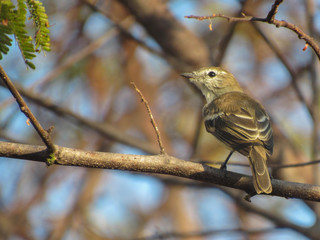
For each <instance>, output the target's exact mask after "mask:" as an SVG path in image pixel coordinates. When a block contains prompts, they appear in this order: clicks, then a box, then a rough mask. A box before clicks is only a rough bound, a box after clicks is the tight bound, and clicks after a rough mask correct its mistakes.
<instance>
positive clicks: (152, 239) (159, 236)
mask: <svg viewBox="0 0 320 240" xmlns="http://www.w3.org/2000/svg"><path fill="white" fill-rule="evenodd" d="M278 229H279V228H278V227H271V228H261V229H253V230H246V229H243V228H235V229H218V230H200V231H194V232H168V233H156V234H154V235H152V236H148V237H141V238H136V239H135V240H159V239H176V238H178V239H189V238H199V237H206V236H211V235H216V234H221V233H234V232H239V233H242V234H244V235H250V236H251V235H255V234H264V233H271V232H273V231H276V230H278Z"/></svg>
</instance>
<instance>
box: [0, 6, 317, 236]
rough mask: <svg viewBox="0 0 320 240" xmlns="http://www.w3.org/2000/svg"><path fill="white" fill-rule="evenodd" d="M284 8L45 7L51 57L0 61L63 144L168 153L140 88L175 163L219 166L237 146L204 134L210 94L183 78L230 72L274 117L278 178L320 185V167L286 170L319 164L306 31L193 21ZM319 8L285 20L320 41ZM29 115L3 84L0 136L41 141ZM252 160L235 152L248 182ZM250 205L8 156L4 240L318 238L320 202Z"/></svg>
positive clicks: (182, 186)
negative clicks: (29, 64) (204, 71)
mask: <svg viewBox="0 0 320 240" xmlns="http://www.w3.org/2000/svg"><path fill="white" fill-rule="evenodd" d="M273 3H274V2H273V1H262V0H247V1H245V0H243V1H239V0H238V1H237V0H227V1H226V0H203V1H196V0H168V1H160V0H150V1H142V0H99V1H94V0H92V1H90V0H87V1H86V0H70V1H62V0H56V1H48V0H45V1H43V4H44V6H45V8H46V11H47V14H48V17H49V21H50V31H51V38H52V51H51V52H49V53H46V54H45V55H44V54H42V53H41V54H40V55H39V56H38V57H37V58H36V59H35V61H34V63H35V65H36V67H37V68H36V70H35V71H33V70H31V69H26V65H25V64H24V62H23V60H22V58H21V54H20V52H19V49H18V47H17V45H16V44H13V46H12V49H11V50H10V52H9V54H8V55H6V56H4V59H3V60H1V61H0V64H1V65H2V66H3V68H4V69H5V71H6V72H7V74H8V75H9V76H10V77H11V79H12V80H13V81H14V82H15V83H16V84H17V86H20V87H19V89H20V90H21V93H23V95H24V98H25V99H26V101H27V103H28V104H29V106H30V108H31V110H32V111H33V113H34V114H35V116H36V117H37V118H38V120H39V121H40V122H41V124H42V125H43V127H44V128H46V129H47V128H49V127H50V126H54V127H55V128H54V131H53V134H52V137H53V141H54V143H55V144H58V145H60V146H66V147H73V148H78V149H84V150H94V151H105V152H117V153H127V154H156V153H158V152H159V148H158V144H157V140H156V135H155V132H154V129H153V127H152V125H151V124H150V119H149V117H148V114H147V111H146V109H145V106H144V105H143V104H141V101H140V97H139V96H138V95H137V93H136V92H135V90H134V89H133V88H132V86H131V85H130V82H132V81H133V82H134V83H135V84H136V85H137V86H138V88H139V89H140V90H141V91H142V93H143V94H144V97H145V98H146V99H147V100H148V102H149V105H150V107H151V110H152V113H153V115H154V118H155V120H156V122H157V125H158V128H159V130H160V133H161V137H162V141H163V143H164V146H165V149H166V151H167V152H168V154H170V155H172V156H176V157H179V158H182V159H185V160H193V161H199V160H201V161H208V162H214V163H217V162H222V161H223V160H224V159H225V158H226V156H227V155H228V153H229V150H228V149H226V148H225V146H224V145H223V144H222V143H220V142H218V141H217V140H216V139H215V138H214V137H213V136H212V135H210V134H208V133H207V132H206V131H205V128H204V126H203V122H202V120H201V109H202V106H203V103H204V101H203V99H202V96H201V95H200V94H199V92H198V91H197V90H196V89H195V88H194V87H193V86H191V85H190V84H189V83H188V82H187V81H186V80H184V79H182V78H181V77H180V73H181V72H184V71H190V70H194V69H197V68H198V67H201V66H209V65H215V66H218V65H221V66H223V67H224V68H226V69H228V70H229V71H230V72H232V73H233V74H234V75H235V76H236V78H237V79H238V81H239V82H240V84H241V85H242V86H243V88H244V89H245V91H246V92H247V93H249V94H250V95H252V96H253V97H254V98H256V99H258V100H259V101H260V102H262V103H263V105H264V106H265V108H266V110H267V111H268V113H269V115H270V116H271V118H272V121H273V128H274V135H275V148H274V154H273V156H272V158H271V159H269V165H270V167H271V171H272V175H273V177H274V178H277V179H283V180H287V181H293V182H301V183H309V184H319V178H320V172H319V167H318V165H311V166H303V167H287V168H279V166H282V165H287V164H295V163H306V162H309V161H313V160H317V159H319V156H320V155H319V146H320V144H319V114H318V112H319V94H318V89H319V81H318V70H319V64H318V59H317V58H316V56H315V54H314V53H313V51H312V49H311V48H310V47H309V48H307V49H306V50H305V51H303V50H302V49H303V48H304V46H305V42H304V41H303V40H300V39H299V38H298V37H297V35H296V34H295V33H293V32H292V31H289V30H287V29H285V28H276V27H275V26H273V25H269V24H267V23H255V24H253V23H250V22H241V23H237V22H228V21H226V20H223V19H214V20H212V21H211V22H210V21H196V20H193V19H186V18H184V16H186V15H199V16H202V15H211V14H213V13H222V14H225V15H228V16H241V13H245V14H246V15H253V16H257V17H265V16H266V15H267V14H268V12H269V10H270V9H271V6H272V4H273ZM319 6H320V1H318V0H306V1H302V0H291V1H285V2H284V3H283V4H281V5H280V9H279V12H278V13H277V15H276V19H279V20H282V19H283V20H286V21H288V22H291V23H293V24H296V25H297V26H298V27H300V28H301V29H302V30H303V31H304V32H305V33H307V34H309V35H310V36H312V37H313V38H315V39H316V40H317V41H318V40H319V31H320V14H319V13H320V11H319V10H320V9H319ZM210 24H212V25H211V26H212V31H211V30H210V27H209V25H210ZM30 29H32V26H30ZM51 103H53V104H55V105H56V106H57V107H59V109H60V111H57V107H53V106H52V104H51ZM26 120H27V119H26V117H25V116H24V115H23V114H22V113H21V112H20V111H19V109H18V106H17V104H16V102H15V100H14V99H13V98H12V96H11V95H10V93H9V91H8V90H7V89H6V88H4V87H0V140H1V141H9V142H20V143H27V144H37V145H42V142H41V140H40V138H39V136H38V135H37V134H36V132H35V131H34V129H33V128H32V127H31V126H28V125H27V124H26ZM88 160H89V159H88ZM241 164H245V166H242V165H241ZM247 164H248V162H247V159H246V158H245V157H243V156H241V155H240V154H238V153H237V154H234V155H233V157H232V158H231V160H230V165H229V166H228V170H231V171H236V172H240V173H245V174H251V173H250V168H248V165H247ZM212 166H214V167H219V164H212ZM244 196H245V193H244V192H242V191H238V190H231V189H227V188H222V187H219V186H213V185H207V184H206V185H205V184H202V183H198V182H193V181H187V180H185V179H179V178H173V177H169V176H160V175H149V174H138V173H132V172H122V171H115V170H97V169H85V168H80V167H60V166H51V167H49V168H47V167H46V165H45V164H41V163H36V162H31V161H23V160H15V159H5V158H1V159H0V239H14V240H16V239H185V238H187V239H219V240H220V239H221V240H222V239H223V240H225V239H291V240H293V239H309V238H310V236H309V235H308V233H307V232H304V231H302V230H301V229H305V228H309V227H312V226H317V224H318V223H319V217H320V211H319V205H317V204H315V203H312V202H304V201H302V200H298V199H284V198H279V197H271V196H255V197H253V198H252V203H251V204H249V205H247V204H243V202H244V200H243V197H244ZM257 209H258V210H259V209H260V210H263V211H262V212H261V211H260V210H259V211H258V210H257ZM266 213H268V214H270V216H274V218H272V217H270V216H269V215H267V214H266ZM319 236H320V233H319Z"/></svg>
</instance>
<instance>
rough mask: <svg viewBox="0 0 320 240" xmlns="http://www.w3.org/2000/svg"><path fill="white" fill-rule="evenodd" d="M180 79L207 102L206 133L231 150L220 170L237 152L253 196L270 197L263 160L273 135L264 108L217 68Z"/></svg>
mask: <svg viewBox="0 0 320 240" xmlns="http://www.w3.org/2000/svg"><path fill="white" fill-rule="evenodd" d="M181 76H183V77H185V78H187V79H189V81H190V82H191V83H193V84H194V85H195V86H197V87H198V88H199V89H200V90H201V92H202V94H203V95H204V97H205V99H206V101H207V103H206V105H205V106H204V107H203V109H202V114H203V118H204V123H205V126H206V129H207V131H208V132H209V133H211V134H213V135H214V136H215V137H216V138H218V139H219V140H220V141H221V142H223V143H224V144H225V145H227V146H228V147H229V148H231V152H230V154H229V156H228V157H227V159H226V160H225V162H224V163H223V164H222V165H221V169H226V166H227V162H228V160H229V158H230V157H231V155H232V153H233V152H234V151H238V152H239V153H241V154H243V155H244V156H246V157H248V159H249V162H250V166H251V171H252V176H253V186H254V188H255V190H256V192H257V193H258V194H260V193H267V194H268V193H271V192H272V185H271V180H270V176H269V171H268V167H267V159H268V157H269V156H271V154H272V151H273V134H272V127H271V122H270V117H269V116H268V114H267V112H266V111H265V110H264V107H263V106H262V105H261V104H260V103H259V102H257V101H256V100H254V99H253V98H251V97H250V96H249V95H247V94H245V93H244V92H243V90H242V89H241V87H240V85H239V83H238V82H237V80H236V79H235V77H234V76H233V75H232V74H231V73H229V72H227V71H225V70H223V69H222V68H220V67H205V68H201V69H199V70H197V71H193V72H190V73H183V74H181Z"/></svg>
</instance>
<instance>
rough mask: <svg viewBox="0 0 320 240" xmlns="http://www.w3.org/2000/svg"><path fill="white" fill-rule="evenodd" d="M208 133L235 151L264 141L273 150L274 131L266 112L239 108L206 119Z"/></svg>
mask: <svg viewBox="0 0 320 240" xmlns="http://www.w3.org/2000/svg"><path fill="white" fill-rule="evenodd" d="M205 125H206V128H207V131H208V132H210V133H212V134H213V135H215V136H216V137H217V138H218V139H219V140H221V141H222V142H224V143H225V144H226V145H228V146H229V147H231V148H233V149H237V148H242V147H243V146H245V145H249V144H252V143H254V142H260V141H262V142H263V144H265V145H266V148H267V149H268V150H269V151H270V150H272V140H271V141H270V137H271V138H272V129H271V125H270V121H269V117H268V115H266V113H265V112H264V111H259V110H258V111H254V112H250V111H247V110H246V109H244V108H242V107H239V108H236V109H233V110H232V111H230V112H225V113H220V114H210V115H207V116H206V117H205Z"/></svg>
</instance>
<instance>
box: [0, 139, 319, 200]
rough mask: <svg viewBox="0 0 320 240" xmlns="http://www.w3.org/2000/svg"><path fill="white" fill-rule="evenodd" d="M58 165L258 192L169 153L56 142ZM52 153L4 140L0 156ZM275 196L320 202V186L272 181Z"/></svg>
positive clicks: (241, 179)
mask: <svg viewBox="0 0 320 240" xmlns="http://www.w3.org/2000/svg"><path fill="white" fill-rule="evenodd" d="M56 149H57V154H56V155H57V160H56V162H55V164H58V165H65V166H79V167H88V168H100V169H117V170H124V171H133V172H145V173H159V174H167V175H172V176H177V177H183V178H188V179H193V180H197V181H201V182H206V183H212V184H217V185H221V186H226V187H231V188H236V189H240V190H243V191H246V192H247V193H252V192H254V189H253V185H252V178H251V177H249V176H247V175H242V174H238V173H234V172H230V171H220V170H219V169H216V168H212V167H209V166H207V165H204V164H199V163H193V162H188V161H184V160H181V159H178V158H175V157H171V156H168V155H163V154H162V155H149V156H146V155H131V154H119V153H105V152H91V151H82V150H78V149H72V148H66V147H60V146H57V145H56ZM48 156H49V152H48V150H47V148H45V147H41V146H33V145H24V144H17V143H7V142H0V157H9V158H17V159H26V160H33V161H38V162H45V161H46V159H47V157H48ZM272 187H273V191H272V194H271V195H273V196H280V197H285V198H300V199H304V200H310V201H320V186H316V185H310V184H302V183H293V182H287V181H282V180H276V179H273V180H272Z"/></svg>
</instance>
